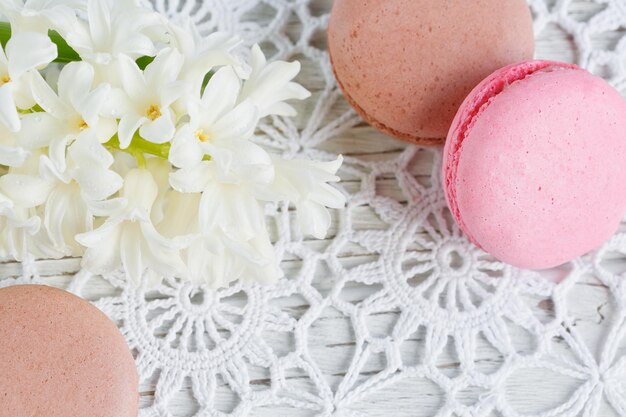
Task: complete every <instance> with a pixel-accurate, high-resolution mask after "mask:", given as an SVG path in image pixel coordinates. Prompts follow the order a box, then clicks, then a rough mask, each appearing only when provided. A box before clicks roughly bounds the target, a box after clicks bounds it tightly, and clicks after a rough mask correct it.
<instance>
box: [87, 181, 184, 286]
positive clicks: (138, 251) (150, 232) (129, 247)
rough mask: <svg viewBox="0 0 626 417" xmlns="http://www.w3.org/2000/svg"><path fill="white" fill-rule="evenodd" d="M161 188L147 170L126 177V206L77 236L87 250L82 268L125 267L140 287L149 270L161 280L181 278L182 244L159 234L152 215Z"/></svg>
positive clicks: (106, 269) (103, 271)
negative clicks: (162, 278)
mask: <svg viewBox="0 0 626 417" xmlns="http://www.w3.org/2000/svg"><path fill="white" fill-rule="evenodd" d="M157 194H158V186H157V184H156V182H155V180H154V177H153V176H152V174H151V173H150V172H149V171H147V170H145V169H133V170H131V171H129V172H128V174H127V175H126V177H125V178H124V188H123V189H122V191H121V197H122V198H123V199H124V201H125V204H124V206H123V207H122V208H120V210H118V211H117V212H115V213H112V214H111V216H110V217H108V218H107V219H106V221H105V222H104V224H102V225H101V226H100V227H99V228H97V229H95V230H93V231H91V232H88V233H83V234H80V235H78V236H76V240H77V241H78V242H79V243H80V244H82V245H83V246H85V247H86V248H87V250H86V252H85V255H84V257H83V262H82V265H83V267H84V268H86V269H87V270H89V271H91V272H93V273H96V274H108V273H112V272H116V271H118V270H119V269H120V268H123V271H124V273H125V275H126V278H127V279H128V280H129V281H131V282H133V283H135V284H137V285H139V284H140V283H141V278H142V276H143V275H144V273H145V272H146V271H152V272H154V273H156V274H158V275H160V276H162V277H172V276H176V275H180V274H181V271H183V270H184V265H183V263H182V261H181V259H180V256H179V249H180V247H179V245H177V244H176V243H175V242H174V241H173V240H170V239H167V238H165V237H163V236H162V235H161V234H159V233H158V232H157V230H156V229H155V227H154V225H153V224H152V221H151V219H150V214H151V210H152V206H153V204H154V201H155V200H156V198H157Z"/></svg>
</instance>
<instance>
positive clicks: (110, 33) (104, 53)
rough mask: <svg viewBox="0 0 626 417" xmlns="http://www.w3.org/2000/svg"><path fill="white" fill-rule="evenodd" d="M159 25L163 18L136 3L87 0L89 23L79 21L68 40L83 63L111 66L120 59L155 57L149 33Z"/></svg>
mask: <svg viewBox="0 0 626 417" xmlns="http://www.w3.org/2000/svg"><path fill="white" fill-rule="evenodd" d="M158 25H164V20H163V18H162V17H161V16H160V15H159V14H158V13H156V12H154V11H152V10H150V9H148V8H146V7H141V6H139V5H138V4H137V2H135V1H129V0H124V1H112V0H87V22H83V21H79V22H78V24H76V25H75V26H74V27H73V28H72V29H71V30H70V31H68V33H66V34H65V40H66V41H67V43H68V44H69V45H70V46H71V47H72V48H74V49H75V50H76V52H78V54H79V55H80V56H81V58H82V59H83V60H85V61H88V62H91V63H93V64H99V65H108V64H111V63H112V62H113V61H114V60H115V59H116V58H117V57H119V56H128V57H130V58H132V59H137V58H139V57H142V56H154V55H155V53H156V48H155V46H154V43H153V41H152V39H150V37H149V36H148V35H147V34H146V30H148V29H150V28H151V27H154V26H158Z"/></svg>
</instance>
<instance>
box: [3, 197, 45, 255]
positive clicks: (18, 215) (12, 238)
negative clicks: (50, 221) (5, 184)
mask: <svg viewBox="0 0 626 417" xmlns="http://www.w3.org/2000/svg"><path fill="white" fill-rule="evenodd" d="M31 214H32V212H31V211H30V210H27V209H24V208H19V207H18V208H16V207H14V205H13V203H12V202H11V200H10V199H8V198H7V197H6V196H3V195H2V194H0V261H1V262H6V261H12V260H18V261H21V260H23V259H24V255H25V253H24V251H25V250H26V249H27V248H29V245H28V243H27V242H28V240H29V238H32V237H33V236H35V235H36V234H37V232H38V231H39V228H40V225H41V220H40V219H39V217H37V216H34V215H31Z"/></svg>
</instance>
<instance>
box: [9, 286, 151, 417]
mask: <svg viewBox="0 0 626 417" xmlns="http://www.w3.org/2000/svg"><path fill="white" fill-rule="evenodd" d="M0 358H2V361H0V415H2V416H11V417H26V416H29V417H30V416H46V417H68V416H90V417H136V416H137V413H138V401H139V394H138V375H137V370H136V367H135V363H134V360H133V357H132V355H131V353H130V351H129V349H128V347H127V345H126V342H125V341H124V338H123V337H122V335H121V333H120V332H119V330H118V329H117V327H116V326H115V324H114V323H113V322H111V321H110V320H109V319H108V318H107V317H106V316H105V315H104V314H103V313H102V312H100V310H98V309H97V308H96V307H94V306H92V305H91V304H89V303H88V302H86V301H84V300H82V299H80V298H78V297H76V296H74V295H72V294H70V293H68V292H66V291H62V290H59V289H55V288H52V287H45V286H38V285H18V286H12V287H7V288H3V289H0Z"/></svg>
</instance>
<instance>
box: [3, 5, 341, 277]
mask: <svg viewBox="0 0 626 417" xmlns="http://www.w3.org/2000/svg"><path fill="white" fill-rule="evenodd" d="M0 13H1V14H2V16H3V17H4V18H5V20H6V21H8V23H2V24H1V25H0V39H1V40H2V47H0V170H1V172H0V175H1V176H0V260H2V261H8V260H22V259H23V257H24V256H25V254H26V253H28V254H31V255H32V256H35V257H36V258H45V259H52V258H60V257H66V256H82V257H83V260H82V262H83V264H82V265H83V268H85V269H87V270H88V271H90V272H93V273H96V274H108V273H111V272H119V271H123V272H124V273H125V275H126V277H127V279H129V280H131V281H133V282H135V283H136V284H137V285H140V284H142V283H147V284H151V283H155V282H159V281H160V279H162V277H171V276H175V277H181V278H183V279H188V280H191V281H193V282H195V283H199V284H208V285H210V286H215V287H217V286H225V285H228V283H230V282H231V281H234V280H237V279H241V280H245V281H246V282H260V283H269V282H273V281H275V280H277V279H278V278H280V277H281V276H282V272H281V269H280V267H279V264H278V262H277V260H276V257H275V254H274V249H273V247H272V244H271V241H270V237H269V234H268V231H267V226H266V222H265V216H264V210H265V206H266V204H268V202H277V201H289V202H291V203H292V204H293V205H294V206H295V208H296V210H297V216H298V220H299V224H300V226H301V229H302V232H303V233H305V234H308V235H312V236H314V237H317V238H323V237H324V236H325V234H326V232H327V230H328V227H329V225H330V214H329V212H328V209H327V208H328V207H330V208H341V207H343V205H344V203H345V198H344V195H343V194H342V193H340V192H339V191H337V190H336V189H335V188H333V187H332V186H331V185H329V183H331V182H336V181H338V178H337V177H336V172H337V170H338V169H339V166H340V165H341V158H339V159H337V160H336V161H332V162H317V161H310V160H288V159H284V158H282V157H281V156H279V155H275V154H272V153H270V152H268V150H267V149H264V148H263V147H261V146H259V145H258V144H256V143H255V142H254V141H253V140H252V139H253V135H254V132H255V129H256V126H257V124H258V123H259V121H260V120H261V119H262V118H264V117H267V116H270V115H280V116H292V115H294V114H295V110H294V108H293V107H291V106H290V105H289V104H287V101H288V100H292V99H298V100H301V99H304V98H306V97H308V96H309V92H308V91H307V90H305V89H304V88H303V87H302V86H300V85H298V84H296V83H294V82H293V81H292V80H293V78H294V77H295V76H296V75H297V73H298V72H299V70H300V66H299V64H298V63H297V62H294V63H287V62H271V63H268V62H267V61H266V59H265V57H264V55H263V53H262V52H261V50H260V49H259V48H258V47H257V46H255V47H253V48H252V50H251V54H250V55H251V57H250V62H249V63H244V62H240V60H238V59H236V58H235V56H234V55H233V53H232V50H233V48H234V47H235V46H237V44H238V40H237V39H236V38H234V37H231V36H229V35H227V34H224V33H214V34H212V35H210V36H207V37H203V36H200V35H199V34H198V33H197V31H196V30H195V28H194V27H193V25H192V24H191V23H182V24H175V23H173V22H170V21H168V20H167V19H165V18H164V17H162V16H161V15H159V14H158V13H156V12H154V11H153V10H151V9H149V8H147V7H145V6H142V5H141V4H140V3H139V2H138V1H135V0H0ZM2 37H4V38H3V39H2Z"/></svg>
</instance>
